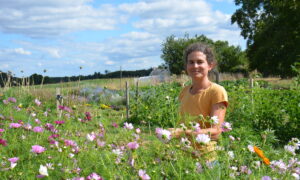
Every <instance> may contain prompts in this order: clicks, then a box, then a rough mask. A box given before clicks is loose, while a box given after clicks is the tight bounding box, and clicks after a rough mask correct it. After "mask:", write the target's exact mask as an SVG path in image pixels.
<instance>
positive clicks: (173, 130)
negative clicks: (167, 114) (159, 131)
mask: <svg viewBox="0 0 300 180" xmlns="http://www.w3.org/2000/svg"><path fill="white" fill-rule="evenodd" d="M168 130H169V131H170V132H171V135H172V137H175V138H179V137H180V136H181V134H183V133H184V130H183V129H181V128H169V129H168Z"/></svg>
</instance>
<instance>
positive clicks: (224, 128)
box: [222, 122, 232, 132]
mask: <svg viewBox="0 0 300 180" xmlns="http://www.w3.org/2000/svg"><path fill="white" fill-rule="evenodd" d="M231 130H232V127H231V124H230V123H229V122H224V123H223V124H222V131H223V132H228V131H231Z"/></svg>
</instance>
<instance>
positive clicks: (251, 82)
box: [249, 78, 254, 114]
mask: <svg viewBox="0 0 300 180" xmlns="http://www.w3.org/2000/svg"><path fill="white" fill-rule="evenodd" d="M249 85H250V89H251V106H252V107H251V110H252V114H253V113H254V100H253V86H254V80H253V78H250V84H249Z"/></svg>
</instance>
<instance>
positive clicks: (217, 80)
mask: <svg viewBox="0 0 300 180" xmlns="http://www.w3.org/2000/svg"><path fill="white" fill-rule="evenodd" d="M215 75H216V83H217V84H218V83H219V82H220V73H219V71H216V72H215Z"/></svg>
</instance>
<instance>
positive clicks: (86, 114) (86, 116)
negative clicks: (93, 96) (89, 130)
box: [85, 112, 92, 121]
mask: <svg viewBox="0 0 300 180" xmlns="http://www.w3.org/2000/svg"><path fill="white" fill-rule="evenodd" d="M85 119H86V120H88V121H90V120H92V116H91V113H90V112H86V113H85Z"/></svg>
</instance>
